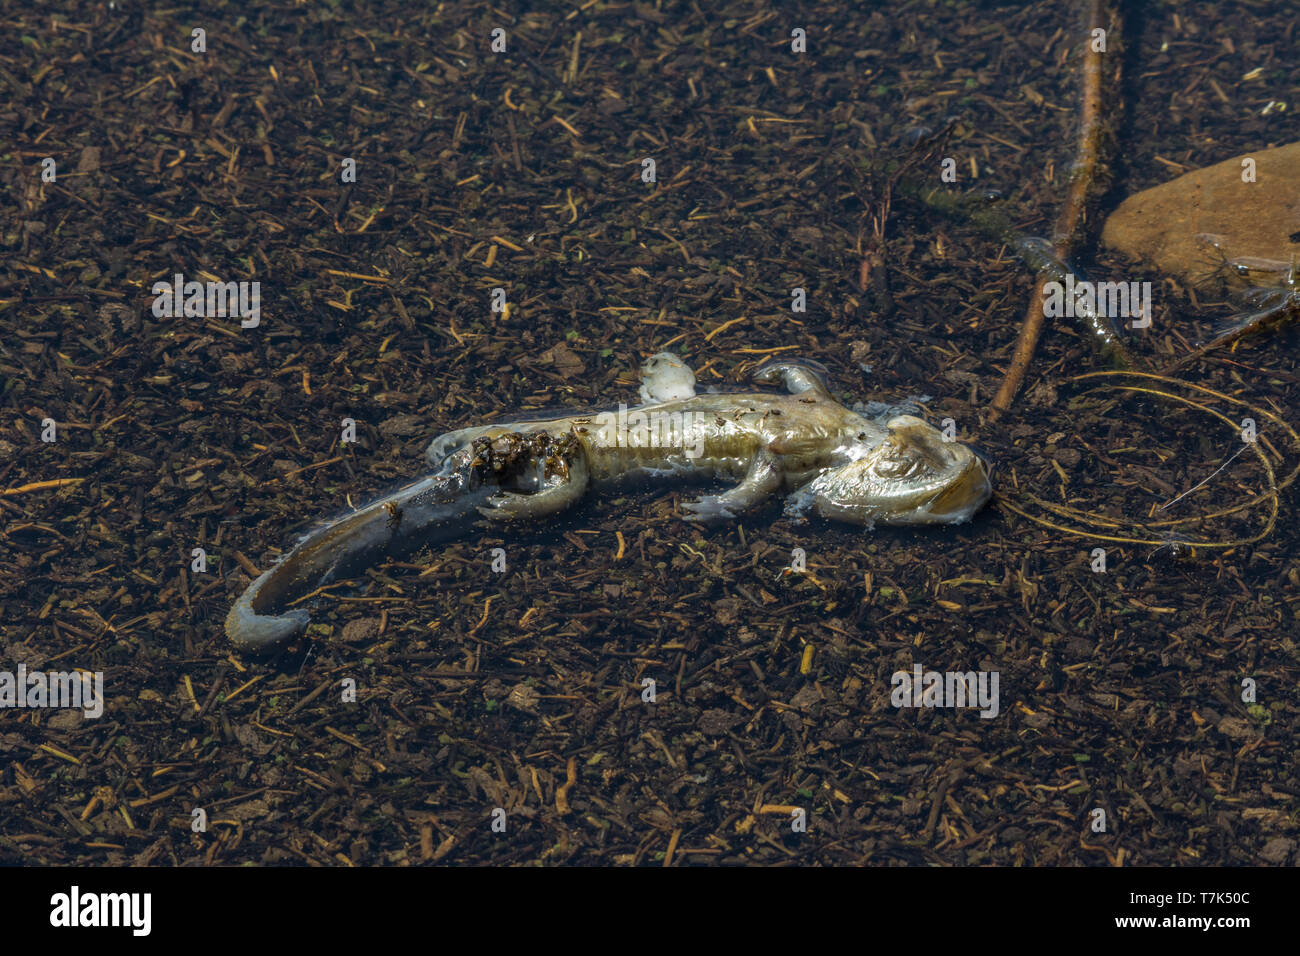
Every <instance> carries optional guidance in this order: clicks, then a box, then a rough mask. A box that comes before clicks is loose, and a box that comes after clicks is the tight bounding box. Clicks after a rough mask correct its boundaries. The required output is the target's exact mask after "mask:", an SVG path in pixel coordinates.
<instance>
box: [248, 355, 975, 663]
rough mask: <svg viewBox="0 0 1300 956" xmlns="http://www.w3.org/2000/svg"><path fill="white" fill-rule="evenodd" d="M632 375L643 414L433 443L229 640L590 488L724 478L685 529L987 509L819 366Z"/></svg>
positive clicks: (301, 563)
mask: <svg viewBox="0 0 1300 956" xmlns="http://www.w3.org/2000/svg"><path fill="white" fill-rule="evenodd" d="M642 372H643V381H644V384H643V385H642V388H641V395H642V398H643V399H644V400H645V403H644V404H642V405H638V406H635V407H633V408H630V409H628V408H626V407H623V408H620V410H619V411H617V412H601V413H589V414H584V415H570V416H564V417H557V418H544V419H533V420H525V421H515V422H510V423H494V424H492V425H484V426H478V427H474V428H464V429H459V430H457V431H454V432H449V433H447V434H446V435H443V436H441V437H439V438H437V439H435V440H434V441H433V442H432V444H430V446H429V449H428V452H427V454H426V457H427V459H428V462H429V464H430V465H431V466H432V467H433V469H434V473H433V474H432V475H430V476H429V477H426V478H424V479H421V480H420V481H417V482H415V483H413V484H412V485H408V486H406V487H405V488H403V489H399V490H398V491H397V492H395V493H394V494H393V495H390V496H387V497H385V498H381V499H380V500H379V501H376V502H374V503H373V504H371V505H370V506H368V507H367V508H364V509H362V510H361V511H358V512H356V513H354V514H352V515H348V516H346V517H344V518H342V519H340V520H339V521H336V522H334V523H332V524H329V525H326V526H325V527H323V528H322V529H320V530H319V531H317V532H315V533H314V534H312V535H309V536H308V537H307V538H305V539H304V540H303V541H301V542H300V543H299V544H298V545H297V546H296V547H295V548H294V549H293V550H292V551H291V552H290V553H289V555H288V556H287V557H286V558H285V560H284V561H283V562H281V564H280V565H279V566H277V567H276V568H274V569H272V570H271V571H268V572H266V573H265V574H263V575H262V576H261V577H259V578H258V579H257V580H256V581H254V582H253V583H252V584H251V585H250V586H249V588H248V591H246V592H245V594H244V595H243V596H242V597H241V598H240V599H239V601H237V602H236V604H235V606H234V607H233V608H232V609H231V612H230V615H229V616H228V617H227V619H226V632H227V634H228V635H229V637H230V639H231V641H232V642H234V643H235V644H236V645H238V646H240V647H243V648H247V649H269V648H271V647H273V646H274V645H276V644H279V643H280V642H282V641H284V640H286V639H287V638H289V637H292V636H293V635H294V634H296V633H298V632H299V631H301V630H302V629H303V628H304V627H305V626H306V622H307V614H306V612H305V611H302V610H295V611H291V612H288V613H282V612H281V611H280V610H277V609H279V608H282V607H283V606H284V605H285V603H286V602H288V601H292V600H296V599H297V598H299V597H301V596H303V595H304V594H307V593H310V591H311V590H313V589H314V588H316V587H318V586H319V585H320V583H323V582H324V580H326V579H334V578H338V577H343V576H346V575H347V574H349V573H352V572H353V571H355V570H357V569H359V568H361V567H364V566H366V565H367V564H368V563H370V562H373V561H374V560H376V559H377V557H378V556H380V555H382V554H385V553H390V551H391V550H392V547H393V545H394V543H395V542H397V541H399V540H400V541H402V542H410V541H412V540H413V539H415V538H419V539H420V543H422V544H423V543H438V542H440V541H445V540H449V539H450V538H452V537H455V536H456V535H457V534H459V533H462V532H465V531H468V530H469V528H470V527H471V525H472V524H473V522H474V519H475V518H476V517H477V516H478V515H480V514H481V515H483V516H485V517H487V518H488V519H490V520H493V521H514V520H520V519H535V518H541V517H544V516H547V515H552V514H555V513H557V512H559V511H562V510H563V509H565V508H567V507H568V506H570V505H571V504H573V503H574V502H576V501H577V500H578V499H579V498H581V497H582V496H583V494H584V493H585V492H586V490H587V489H588V487H590V486H596V487H599V486H602V485H607V484H611V483H614V482H621V481H625V480H629V479H636V478H641V479H650V480H656V479H661V478H665V477H677V478H692V479H705V480H707V479H719V478H720V479H724V480H731V481H735V482H737V484H735V485H734V486H733V487H732V488H730V489H729V490H727V491H725V492H723V493H721V494H717V495H706V496H704V497H702V498H700V499H698V500H696V501H692V502H687V503H684V504H683V505H682V509H683V511H684V512H686V514H685V515H684V517H685V518H686V519H687V520H695V521H709V520H727V519H731V518H735V517H737V516H739V515H741V514H744V513H747V512H752V511H754V510H756V509H758V508H760V507H761V506H763V505H764V504H765V503H766V502H767V501H768V500H769V499H770V498H771V497H772V496H773V495H775V494H777V493H779V492H786V493H789V497H788V498H787V499H786V508H785V510H786V513H787V514H788V515H789V516H791V517H793V518H795V519H802V518H803V517H804V516H806V514H807V513H808V512H809V511H812V512H816V513H817V514H819V515H821V516H823V517H826V518H832V519H834V520H837V521H846V522H852V523H854V524H861V525H865V526H867V527H871V526H873V525H875V524H877V523H879V524H887V525H924V524H952V523H956V522H960V521H966V520H968V519H969V518H970V517H971V516H972V515H974V514H975V512H976V511H978V510H979V509H980V507H982V506H983V505H984V503H985V502H986V501H987V500H988V499H989V496H990V495H991V494H992V485H991V483H990V481H989V472H988V468H987V466H986V464H985V462H984V460H983V459H982V458H981V457H980V456H979V455H978V454H976V453H975V452H974V450H973V449H971V448H970V446H968V445H964V444H962V443H960V442H955V441H947V440H945V439H944V436H943V434H942V433H941V432H940V431H939V430H938V429H936V428H934V427H933V426H931V425H929V424H927V423H926V422H924V421H922V420H921V419H919V418H916V417H914V416H911V415H899V416H895V417H893V418H891V419H889V420H887V421H886V422H885V423H884V424H883V425H882V424H878V423H877V422H875V421H872V420H871V419H869V418H866V417H864V416H862V415H860V414H858V413H857V412H854V411H851V410H850V409H847V408H845V407H844V406H843V405H841V404H840V403H839V402H837V401H836V400H835V399H834V398H832V397H831V394H830V392H829V391H828V390H827V388H826V382H825V379H824V377H823V370H822V369H821V367H820V366H818V365H817V364H816V363H813V362H809V361H804V360H798V359H785V360H781V361H776V362H771V363H769V364H767V365H764V366H762V367H760V368H759V369H758V370H757V371H756V372H755V374H754V377H753V378H754V381H755V382H756V383H758V384H760V385H771V386H783V387H784V391H783V392H765V391H751V392H733V393H716V394H714V393H709V394H697V393H696V391H695V388H694V376H693V375H692V374H691V372H690V370H689V369H688V368H687V367H686V366H685V365H684V364H683V363H682V362H681V360H680V359H678V358H677V357H676V356H674V355H672V354H671V353H660V354H659V355H656V356H654V357H653V358H651V359H650V360H649V361H648V362H647V363H646V364H645V366H644V367H643V369H642ZM476 449H477V451H476ZM521 449H532V451H521ZM485 452H486V453H489V454H496V455H498V456H505V457H506V458H509V463H508V464H505V465H502V466H499V467H498V468H497V471H496V472H495V473H494V474H495V477H494V478H493V479H492V480H483V478H482V477H480V478H479V479H478V480H477V482H476V481H474V480H473V478H472V474H471V472H472V469H473V467H474V466H473V462H475V461H476V460H480V459H481V458H482V457H483V455H484V454H485ZM512 455H513V457H510V456H512ZM530 455H531V456H532V457H529V456H530ZM479 467H480V471H481V463H480V465H479ZM467 469H469V471H467ZM432 499H436V500H432ZM395 508H396V509H398V510H399V511H400V515H401V517H400V523H399V524H398V525H397V529H398V530H400V529H401V528H402V526H403V525H404V524H407V522H408V521H409V522H410V523H409V525H408V526H407V530H406V531H405V532H403V533H402V534H400V535H399V534H398V533H397V530H395V529H394V528H393V527H392V524H391V523H392V521H393V520H394V517H393V512H394V509H395ZM413 509H414V510H415V513H414V514H412V510H413ZM267 622H274V623H267Z"/></svg>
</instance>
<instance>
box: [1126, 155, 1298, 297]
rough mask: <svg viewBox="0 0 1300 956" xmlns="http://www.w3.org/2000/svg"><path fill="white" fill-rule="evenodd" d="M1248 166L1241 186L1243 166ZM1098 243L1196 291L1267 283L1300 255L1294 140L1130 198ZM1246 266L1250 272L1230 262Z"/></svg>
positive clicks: (1296, 166) (1199, 170) (1237, 158)
mask: <svg viewBox="0 0 1300 956" xmlns="http://www.w3.org/2000/svg"><path fill="white" fill-rule="evenodd" d="M1246 159H1253V160H1254V161H1255V181H1254V182H1243V181H1242V174H1243V172H1244V171H1245V170H1244V167H1243V166H1242V161H1243V160H1246ZM1101 241H1102V244H1103V245H1105V246H1106V247H1108V248H1111V249H1116V250H1118V251H1120V252H1123V253H1126V254H1127V255H1129V256H1130V257H1132V258H1134V259H1141V260H1143V261H1144V262H1147V263H1150V264H1153V265H1155V266H1156V267H1157V268H1159V269H1160V270H1161V271H1162V272H1165V273H1167V274H1169V275H1173V276H1178V277H1180V278H1182V279H1183V280H1185V281H1187V282H1189V283H1190V284H1192V285H1195V286H1201V287H1206V286H1209V287H1218V286H1221V285H1223V284H1224V283H1225V281H1227V282H1230V283H1234V284H1238V283H1240V282H1241V281H1243V280H1244V281H1246V282H1249V283H1251V284H1256V285H1271V284H1275V283H1276V282H1277V281H1280V278H1281V276H1280V272H1278V268H1277V267H1279V266H1281V267H1282V268H1284V267H1285V265H1289V264H1290V262H1291V257H1292V256H1297V257H1300V142H1296V143H1289V144H1288V145H1286V146H1279V147H1277V148H1275V149H1261V150H1256V151H1254V152H1250V153H1245V154H1243V155H1241V156H1237V157H1235V158H1233V159H1228V160H1224V161H1223V162H1221V163H1217V164H1215V165H1214V166H1207V167H1205V168H1204V169H1198V170H1195V171H1193V172H1190V173H1187V174H1185V175H1183V176H1179V177H1178V178H1177V179H1174V180H1171V181H1170V182H1167V183H1164V184H1163V185H1160V186H1155V187H1152V188H1151V189H1147V190H1143V191H1142V192H1140V193H1138V194H1137V195H1135V196H1130V197H1129V198H1128V199H1126V200H1124V202H1123V203H1121V204H1120V207H1119V208H1118V209H1116V210H1115V212H1114V213H1112V214H1111V216H1110V218H1108V219H1107V220H1106V224H1105V227H1104V228H1103V230H1102V234H1101ZM1230 262H1232V263H1234V264H1245V265H1246V266H1248V267H1249V274H1248V275H1247V274H1244V273H1241V270H1238V269H1235V268H1232V267H1230V266H1229V263H1230Z"/></svg>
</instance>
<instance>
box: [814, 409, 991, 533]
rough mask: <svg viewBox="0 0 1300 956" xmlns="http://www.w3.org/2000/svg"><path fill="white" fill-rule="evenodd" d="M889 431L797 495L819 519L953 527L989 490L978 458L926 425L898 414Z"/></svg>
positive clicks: (984, 468)
mask: <svg viewBox="0 0 1300 956" xmlns="http://www.w3.org/2000/svg"><path fill="white" fill-rule="evenodd" d="M886 427H887V428H888V429H889V436H888V437H887V438H885V440H884V441H882V442H880V443H879V444H877V445H876V446H874V447H873V448H872V449H871V450H870V451H868V452H867V453H866V454H864V455H863V456H862V457H860V458H858V459H857V460H856V461H852V462H850V463H849V464H847V465H844V466H842V467H839V468H834V469H831V470H829V471H826V472H823V473H822V474H821V475H820V476H818V477H817V478H816V479H814V480H813V481H812V482H810V483H809V484H808V485H806V486H805V487H804V488H803V489H801V490H800V492H799V493H798V497H799V499H800V502H799V504H800V505H801V506H803V507H806V506H807V505H809V504H811V505H813V506H814V507H816V509H817V512H818V513H819V514H821V515H822V516H823V517H827V518H834V519H837V520H840V521H854V522H858V523H861V524H867V525H870V524H874V523H876V522H879V523H880V524H954V523H956V522H959V521H966V520H968V519H969V518H970V517H971V516H972V515H974V514H975V512H976V511H978V510H979V509H980V508H981V507H982V506H983V505H984V503H985V502H986V501H988V500H989V496H990V495H992V493H993V485H992V483H991V482H990V481H989V469H988V466H987V465H986V464H985V462H984V459H982V458H981V457H980V456H979V455H977V454H976V453H975V451H974V450H973V449H972V448H971V447H970V446H969V445H963V444H961V443H960V442H950V441H944V439H943V434H942V433H941V432H940V431H939V430H938V429H936V428H935V427H934V426H932V425H928V424H926V423H925V422H924V421H922V420H921V419H919V418H916V417H914V416H912V415H899V416H897V417H896V418H892V419H890V420H889V422H888V423H887V426H886Z"/></svg>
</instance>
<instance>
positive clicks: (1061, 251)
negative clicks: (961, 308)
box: [992, 0, 1131, 416]
mask: <svg viewBox="0 0 1300 956" xmlns="http://www.w3.org/2000/svg"><path fill="white" fill-rule="evenodd" d="M1086 9H1087V21H1088V26H1087V31H1086V33H1087V36H1088V38H1089V39H1088V40H1087V41H1085V44H1084V55H1083V65H1082V70H1083V104H1082V108H1081V110H1080V117H1079V143H1078V153H1077V156H1076V158H1075V162H1074V167H1073V171H1072V173H1071V176H1070V188H1069V192H1068V193H1066V197H1065V204H1064V205H1063V206H1062V207H1061V212H1060V214H1059V215H1058V216H1057V218H1056V227H1055V230H1054V234H1053V236H1052V249H1053V252H1054V253H1055V257H1056V259H1057V260H1059V261H1062V262H1064V261H1066V260H1068V259H1069V258H1070V257H1071V255H1072V254H1073V253H1074V251H1075V249H1076V247H1077V246H1078V244H1079V240H1080V237H1081V235H1082V232H1083V228H1082V227H1083V220H1084V213H1085V211H1086V209H1087V202H1088V195H1089V193H1090V192H1091V190H1092V187H1093V184H1094V183H1095V182H1096V180H1097V170H1098V166H1099V164H1100V156H1101V143H1102V134H1103V132H1104V129H1105V123H1104V122H1103V118H1102V106H1103V104H1102V75H1101V63H1102V56H1103V53H1101V52H1100V51H1099V50H1098V49H1096V45H1095V44H1093V43H1092V42H1090V40H1091V37H1092V33H1093V31H1094V30H1099V29H1106V28H1107V27H1108V19H1109V18H1108V14H1107V10H1106V3H1105V0H1086ZM1049 281H1051V276H1050V275H1048V274H1040V278H1039V281H1038V282H1037V283H1035V285H1034V294H1033V297H1032V298H1031V300H1030V303H1029V308H1028V309H1027V310H1026V311H1025V319H1024V323H1023V324H1022V325H1021V327H1020V335H1019V337H1018V338H1017V339H1016V347H1015V352H1014V353H1013V354H1012V357H1011V364H1010V365H1009V366H1008V367H1007V371H1006V375H1005V376H1003V379H1002V385H1001V387H1000V388H999V389H998V393H997V395H995V396H994V398H993V403H992V408H993V414H994V415H995V416H996V415H998V414H1000V413H1002V412H1005V411H1006V410H1007V409H1009V408H1010V407H1011V402H1012V400H1013V399H1014V398H1015V396H1016V392H1018V391H1019V390H1020V385H1021V383H1022V382H1023V381H1024V378H1025V373H1026V372H1027V371H1028V370H1029V363H1030V362H1031V361H1032V360H1033V357H1034V351H1035V349H1036V348H1037V347H1038V339H1039V337H1040V336H1041V335H1042V331H1043V320H1044V318H1045V312H1044V308H1043V303H1044V301H1045V299H1046V292H1045V291H1044V289H1043V286H1044V284H1045V283H1047V282H1049ZM1115 346H1116V348H1114V349H1113V350H1112V351H1113V352H1114V353H1115V357H1116V358H1117V359H1118V360H1119V361H1120V362H1121V364H1131V363H1127V362H1125V359H1126V358H1127V356H1126V351H1127V350H1125V349H1124V347H1123V345H1122V344H1120V343H1118V340H1116V342H1115Z"/></svg>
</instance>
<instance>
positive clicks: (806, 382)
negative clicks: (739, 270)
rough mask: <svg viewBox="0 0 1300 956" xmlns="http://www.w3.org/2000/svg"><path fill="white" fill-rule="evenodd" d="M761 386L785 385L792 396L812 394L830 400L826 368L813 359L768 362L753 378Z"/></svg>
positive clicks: (758, 369)
mask: <svg viewBox="0 0 1300 956" xmlns="http://www.w3.org/2000/svg"><path fill="white" fill-rule="evenodd" d="M752 378H753V380H754V381H755V382H758V383H759V384H760V385H784V386H785V389H786V391H787V392H789V393H790V394H791V395H802V394H803V393H804V392H812V393H813V394H814V395H816V396H817V397H819V398H830V397H831V393H830V391H829V390H828V389H827V388H826V367H825V366H824V365H822V364H821V363H820V362H814V361H813V360H812V359H800V358H789V359H780V360H777V361H775V362H768V363H767V364H766V365H761V366H759V367H758V368H757V369H755V370H754V374H753V376H752Z"/></svg>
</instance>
